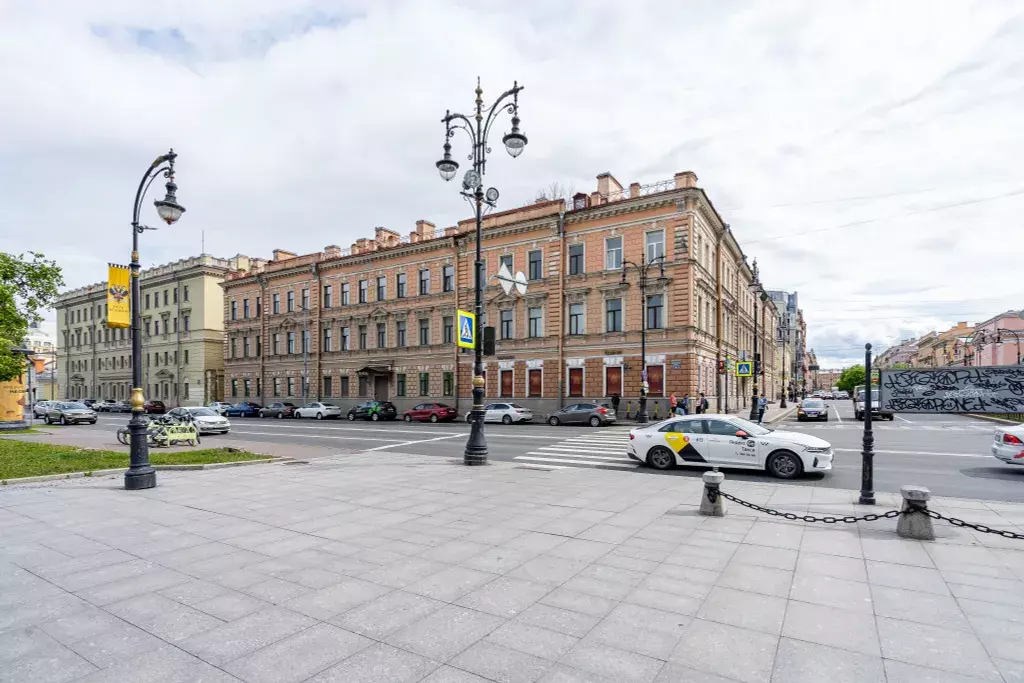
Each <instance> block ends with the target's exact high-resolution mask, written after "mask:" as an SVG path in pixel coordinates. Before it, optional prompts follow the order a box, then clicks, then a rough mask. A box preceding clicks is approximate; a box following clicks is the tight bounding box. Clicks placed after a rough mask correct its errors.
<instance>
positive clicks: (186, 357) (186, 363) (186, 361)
mask: <svg viewBox="0 0 1024 683" xmlns="http://www.w3.org/2000/svg"><path fill="white" fill-rule="evenodd" d="M256 341H257V342H258V341H259V337H257V338H256ZM257 346H258V344H257ZM185 365H188V349H185Z"/></svg>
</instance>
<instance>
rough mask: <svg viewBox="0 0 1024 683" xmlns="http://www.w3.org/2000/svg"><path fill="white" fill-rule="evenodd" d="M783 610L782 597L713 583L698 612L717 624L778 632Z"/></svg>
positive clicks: (783, 613)
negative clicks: (713, 585)
mask: <svg viewBox="0 0 1024 683" xmlns="http://www.w3.org/2000/svg"><path fill="white" fill-rule="evenodd" d="M785 613H786V600H785V599H783V598H777V597H773V596H770V595H762V594H760V593H750V592H748V591H740V590H736V589H733V588H724V587H722V586H715V587H714V588H712V589H711V593H710V594H708V597H707V599H706V600H705V601H704V604H703V606H702V607H701V608H700V611H699V612H698V613H697V616H698V617H699V618H701V619H707V620H709V621H716V622H718V623H720V624H732V625H733V626H742V627H743V628H749V629H752V630H754V631H763V632H764V633H771V634H772V635H779V634H780V633H781V632H782V619H783V616H784V615H785Z"/></svg>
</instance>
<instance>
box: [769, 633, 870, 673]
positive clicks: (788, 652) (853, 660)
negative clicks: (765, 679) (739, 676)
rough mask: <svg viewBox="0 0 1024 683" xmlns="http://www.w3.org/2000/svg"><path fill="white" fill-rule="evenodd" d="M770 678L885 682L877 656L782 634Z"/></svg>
mask: <svg viewBox="0 0 1024 683" xmlns="http://www.w3.org/2000/svg"><path fill="white" fill-rule="evenodd" d="M772 678H773V679H774V680H778V681H785V682H786V683H821V681H830V682H831V683H886V679H885V670H884V669H883V667H882V659H881V658H880V657H872V656H870V655H865V654H860V653H857V652H851V651H849V650H840V649H837V648H834V647H828V646H826V645H818V644H815V643H807V642H804V641H800V640H791V639H789V638H783V639H782V640H781V641H780V642H779V650H778V654H776V656H775V669H774V672H773V674H772Z"/></svg>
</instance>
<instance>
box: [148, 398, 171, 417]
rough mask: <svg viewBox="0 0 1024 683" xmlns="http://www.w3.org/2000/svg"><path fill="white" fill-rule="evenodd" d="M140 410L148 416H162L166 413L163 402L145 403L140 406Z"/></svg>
mask: <svg viewBox="0 0 1024 683" xmlns="http://www.w3.org/2000/svg"><path fill="white" fill-rule="evenodd" d="M142 409H143V410H144V411H146V413H148V414H150V415H163V414H164V413H166V412H167V406H165V405H164V402H163V401H146V402H145V403H143V404H142Z"/></svg>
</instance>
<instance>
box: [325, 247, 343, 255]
mask: <svg viewBox="0 0 1024 683" xmlns="http://www.w3.org/2000/svg"><path fill="white" fill-rule="evenodd" d="M339 256H341V247H339V246H338V245H337V244H328V245H327V246H326V247H324V257H325V258H338V257H339Z"/></svg>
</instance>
